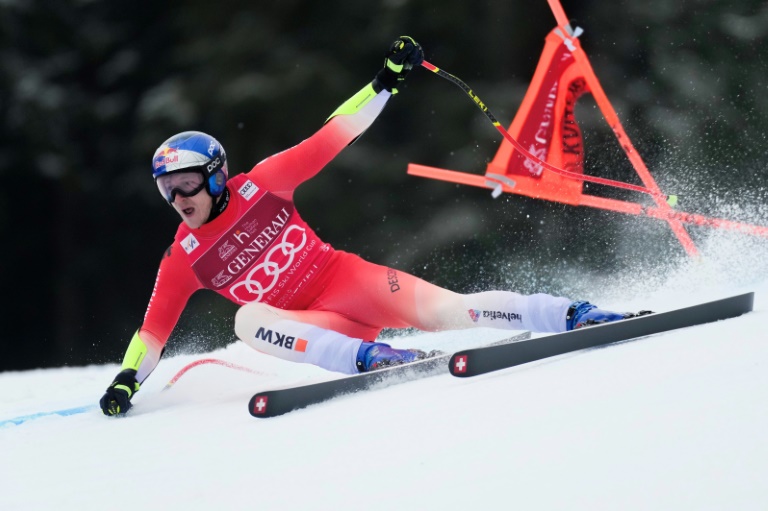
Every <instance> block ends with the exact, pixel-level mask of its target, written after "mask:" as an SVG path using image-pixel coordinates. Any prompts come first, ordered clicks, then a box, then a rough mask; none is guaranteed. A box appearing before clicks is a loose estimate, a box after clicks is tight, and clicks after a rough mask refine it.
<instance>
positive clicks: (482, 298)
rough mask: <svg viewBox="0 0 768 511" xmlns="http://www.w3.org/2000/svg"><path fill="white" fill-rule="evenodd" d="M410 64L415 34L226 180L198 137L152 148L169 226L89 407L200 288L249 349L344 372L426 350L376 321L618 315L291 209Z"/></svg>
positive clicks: (534, 322)
mask: <svg viewBox="0 0 768 511" xmlns="http://www.w3.org/2000/svg"><path fill="white" fill-rule="evenodd" d="M423 58H424V54H423V51H422V49H421V47H420V46H419V44H418V43H416V41H414V40H413V39H412V38H410V37H406V36H403V37H401V38H399V39H398V40H397V41H395V43H394V44H393V45H392V47H391V48H390V49H389V51H388V52H387V54H386V58H385V66H384V68H383V69H382V70H381V71H379V73H378V74H377V75H376V77H375V78H374V80H373V81H372V82H371V83H369V84H368V85H366V86H365V87H364V88H363V89H362V90H361V91H360V92H358V93H357V94H355V95H354V96H352V98H350V99H349V100H347V101H346V102H345V103H344V104H342V105H341V106H340V107H339V108H338V109H337V110H336V111H335V112H334V113H333V114H332V115H331V116H330V118H329V119H328V120H327V121H326V123H325V124H324V125H323V127H322V128H321V129H320V130H319V131H318V132H317V133H315V134H314V135H312V136H311V137H310V138H308V139H307V140H305V141H303V142H301V143H300V144H298V145H296V146H295V147H292V148H290V149H288V150H286V151H283V152H281V153H278V154H276V155H274V156H271V157H269V158H267V159H265V160H263V161H262V162H260V163H259V164H257V165H256V166H255V167H253V169H251V171H250V172H247V173H245V174H240V175H237V176H235V177H232V178H231V179H230V178H229V169H228V166H227V157H226V153H225V151H224V149H223V147H222V146H221V144H220V143H219V142H218V141H217V140H216V139H214V138H213V137H211V136H209V135H206V134H204V133H200V132H184V133H180V134H178V135H175V136H173V137H171V138H170V139H168V140H166V141H165V142H164V143H163V144H162V145H161V146H160V148H159V149H158V150H157V152H156V153H155V155H154V158H153V175H154V178H155V182H156V184H157V187H158V188H159V190H160V193H161V194H162V196H163V198H164V199H165V200H166V201H167V202H168V203H169V204H170V205H171V206H172V207H173V208H174V209H175V210H176V212H177V213H178V214H179V216H180V217H181V219H182V223H181V225H180V226H179V229H178V231H177V233H176V236H175V239H174V241H173V244H172V245H171V246H170V247H169V248H168V250H167V252H166V253H165V256H164V258H163V259H162V261H161V263H160V269H159V271H158V273H157V280H156V282H155V287H154V290H153V292H152V297H151V299H150V301H149V306H148V308H147V312H146V315H145V317H144V322H143V324H142V325H141V328H139V330H138V331H137V332H136V334H135V335H134V336H133V338H132V340H131V342H130V344H129V346H128V350H127V352H126V354H125V358H124V360H123V364H122V370H121V371H120V373H119V374H118V375H117V377H116V378H115V380H114V382H113V383H112V384H111V385H110V386H109V387H108V388H107V391H106V393H105V394H104V396H103V397H102V399H101V401H100V405H101V408H102V410H103V412H104V414H106V415H117V414H123V413H125V412H127V411H128V409H129V408H130V407H131V401H130V400H131V398H132V396H133V394H134V393H136V392H137V391H138V390H139V386H140V384H141V383H142V382H143V381H144V380H145V379H146V378H147V377H148V376H149V374H150V373H151V372H152V370H153V369H154V368H155V367H156V366H157V364H158V362H159V360H160V356H161V354H162V351H163V347H164V345H165V343H166V341H167V340H168V338H169V336H170V334H171V331H172V330H173V328H174V327H175V325H176V322H177V321H178V319H179V317H180V315H181V313H182V311H183V309H184V307H185V306H186V304H187V300H188V299H189V298H190V296H191V295H192V294H193V293H194V292H195V291H197V290H199V289H211V290H213V291H216V292H217V293H219V294H220V295H222V296H224V297H225V298H227V299H229V300H232V301H233V302H235V303H237V304H239V305H241V306H242V307H241V308H240V309H239V310H238V312H237V314H236V317H235V332H236V334H237V336H238V337H239V338H240V339H241V340H242V341H243V342H245V343H246V344H248V345H250V346H252V347H253V348H255V349H256V350H259V351H261V352H264V353H268V354H271V355H274V356H277V357H280V358H283V359H287V360H291V361H295V362H304V363H310V364H315V365H317V366H320V367H323V368H325V369H328V370H331V371H338V372H343V373H356V372H358V371H360V372H363V371H370V370H373V369H377V368H380V367H383V366H386V365H392V364H399V363H404V362H410V361H413V360H417V359H419V358H423V357H425V356H426V354H425V353H424V352H422V351H419V350H399V349H393V348H392V347H391V346H389V345H387V344H384V343H379V342H375V340H376V337H377V335H378V334H379V332H380V331H381V330H382V329H383V328H405V327H416V328H418V329H421V330H426V331H438V330H447V329H463V328H472V327H491V328H502V329H511V330H524V329H525V330H534V331H539V332H542V331H543V332H561V331H565V330H570V329H573V328H575V327H577V326H580V325H582V324H585V323H590V322H604V321H615V320H618V319H622V318H624V317H627V316H628V315H627V314H617V313H612V312H607V311H603V310H600V309H598V308H596V307H595V306H594V305H591V304H589V303H588V302H583V301H580V302H574V301H572V300H570V299H567V298H562V297H554V296H550V295H546V294H535V295H530V296H524V295H520V294H518V293H513V292H509V291H487V292H481V293H475V294H468V295H462V294H458V293H454V292H452V291H448V290H446V289H442V288H440V287H437V286H435V285H432V284H430V283H428V282H425V281H423V280H421V279H419V278H417V277H414V276H412V275H409V274H407V273H405V272H401V271H398V270H395V269H392V268H387V267H384V266H379V265H376V264H373V263H369V262H366V261H364V260H363V259H361V258H360V257H358V256H356V255H353V254H349V253H346V252H343V251H339V250H334V249H333V248H332V247H331V246H330V245H329V244H327V243H325V242H323V241H322V240H321V239H320V238H319V237H318V236H317V234H315V233H314V232H313V231H312V229H311V228H310V227H309V226H308V225H307V224H306V223H305V222H304V220H302V219H301V217H300V216H299V214H298V212H297V211H296V209H295V207H294V203H293V193H294V190H295V189H296V187H297V186H299V185H300V184H301V183H303V182H304V181H306V180H308V179H310V178H311V177H313V176H314V175H315V174H317V173H318V172H320V170H321V169H322V168H323V167H324V166H325V165H326V164H327V163H328V162H330V161H331V160H332V159H333V158H334V157H335V156H336V155H337V154H338V153H339V152H340V151H342V150H343V149H344V148H345V147H346V146H348V145H349V144H351V143H352V142H354V141H355V139H356V138H358V137H359V136H360V135H361V134H362V133H363V132H364V131H365V130H366V129H367V128H368V127H369V126H370V125H371V124H372V123H373V121H374V120H375V119H376V117H377V116H378V115H379V113H380V112H381V111H382V109H383V108H384V106H385V105H386V103H387V102H388V101H389V99H390V98H391V97H392V95H393V94H394V93H396V92H397V86H398V84H399V82H401V81H402V80H404V79H405V77H406V75H407V74H408V72H409V71H410V69H411V68H412V67H413V66H418V65H419V64H420V63H421V61H422V60H423Z"/></svg>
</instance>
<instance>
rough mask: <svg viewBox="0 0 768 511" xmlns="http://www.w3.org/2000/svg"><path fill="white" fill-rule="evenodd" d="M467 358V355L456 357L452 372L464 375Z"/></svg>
mask: <svg viewBox="0 0 768 511" xmlns="http://www.w3.org/2000/svg"><path fill="white" fill-rule="evenodd" d="M468 358H469V357H468V356H467V355H459V356H457V357H456V362H454V366H453V369H454V372H455V373H458V374H461V373H465V372H466V371H467V359H468Z"/></svg>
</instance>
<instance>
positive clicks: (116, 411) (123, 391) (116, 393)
mask: <svg viewBox="0 0 768 511" xmlns="http://www.w3.org/2000/svg"><path fill="white" fill-rule="evenodd" d="M139 387H140V385H139V382H137V381H136V371H134V370H133V369H125V370H123V371H120V372H119V373H117V376H116V377H115V381H113V382H112V384H111V385H110V386H109V387H108V388H107V391H106V393H105V394H104V396H103V397H102V398H101V400H100V401H99V405H101V411H102V412H104V415H124V414H125V412H127V411H128V410H130V409H131V397H133V395H134V394H135V393H136V392H138V391H139Z"/></svg>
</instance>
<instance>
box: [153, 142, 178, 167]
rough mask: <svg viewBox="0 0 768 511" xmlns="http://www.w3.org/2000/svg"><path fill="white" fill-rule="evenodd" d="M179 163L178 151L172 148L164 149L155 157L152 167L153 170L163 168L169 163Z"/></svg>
mask: <svg viewBox="0 0 768 511" xmlns="http://www.w3.org/2000/svg"><path fill="white" fill-rule="evenodd" d="M178 162H179V151H178V150H176V149H174V148H173V147H166V148H165V149H163V150H162V151H160V152H159V153H158V154H157V156H155V161H154V167H155V170H157V169H159V168H160V167H165V166H166V165H168V164H169V163H178Z"/></svg>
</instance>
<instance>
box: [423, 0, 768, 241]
mask: <svg viewBox="0 0 768 511" xmlns="http://www.w3.org/2000/svg"><path fill="white" fill-rule="evenodd" d="M548 2H549V6H550V8H551V9H552V12H553V14H554V16H555V19H556V21H557V27H555V28H554V29H553V30H552V31H551V32H549V34H548V35H547V37H546V39H545V43H544V49H543V51H542V54H541V57H540V59H539V63H538V66H537V68H536V71H535V73H534V76H533V79H532V80H531V83H530V85H529V88H528V91H527V93H526V94H525V97H524V98H523V101H522V103H521V105H520V108H519V110H518V111H517V114H516V115H515V117H514V120H513V121H512V125H511V126H510V127H509V130H506V129H504V128H503V127H502V126H501V125H500V124H499V123H498V121H496V119H495V118H494V117H493V115H492V114H491V112H490V110H489V109H488V108H487V107H486V105H485V104H484V103H483V102H482V101H481V100H480V98H479V97H478V96H477V95H476V94H475V93H474V92H473V91H472V90H471V89H470V88H469V87H468V86H467V85H466V84H465V83H464V82H462V81H461V80H460V79H458V78H457V77H455V76H453V75H451V74H449V73H447V72H445V71H443V70H441V69H439V68H438V67H436V66H434V65H432V64H430V63H429V62H426V61H425V62H424V63H423V64H422V66H423V67H425V68H426V69H428V70H430V71H432V72H434V73H436V74H438V75H439V76H442V77H443V78H446V79H448V80H449V81H451V82H453V83H455V84H456V85H458V86H459V87H461V88H462V89H464V91H465V92H466V93H467V94H468V95H469V96H470V98H472V100H473V101H474V102H475V104H476V105H477V106H478V107H479V108H480V109H481V110H482V111H483V112H484V113H485V115H486V116H487V117H488V118H489V120H490V121H491V122H492V123H493V124H494V126H495V127H496V129H497V130H498V131H499V132H500V133H501V134H502V136H503V137H504V141H503V142H502V143H501V145H500V147H499V150H498V152H497V153H496V155H495V157H494V158H493V160H492V161H491V162H490V163H489V164H488V166H487V168H486V172H485V175H478V174H471V173H467V172H458V171H453V170H446V169H439V168H435V167H428V166H425V165H417V164H414V163H411V164H409V165H408V174H411V175H415V176H421V177H426V178H430V179H437V180H442V181H449V182H453V183H459V184H464V185H470V186H477V187H481V188H488V189H491V190H493V192H492V195H493V197H498V196H499V195H500V194H501V193H513V194H518V195H524V196H527V197H532V198H536V199H544V200H548V201H553V202H560V203H563V204H568V205H572V206H588V207H593V208H599V209H604V210H610V211H616V212H620V213H626V214H631V215H637V216H647V217H652V218H656V219H660V220H663V221H665V222H667V223H668V224H669V227H670V228H671V229H672V232H673V233H674V234H675V236H676V237H677V239H678V240H679V241H680V243H681V245H682V246H683V248H684V249H685V251H686V252H687V253H688V254H689V255H691V256H697V255H698V250H697V248H696V245H695V244H694V243H693V240H692V239H691V237H690V235H689V234H688V232H687V231H686V229H685V227H684V224H690V225H697V226H708V227H713V228H720V229H727V230H732V231H736V232H740V233H745V234H750V235H753V236H763V237H768V227H763V226H757V225H751V224H746V223H741V222H734V221H730V220H726V219H721V218H711V217H707V216H703V215H697V214H691V213H684V212H680V211H677V210H675V209H674V206H675V205H676V204H677V197H676V196H674V195H672V196H667V195H664V194H663V193H662V191H661V190H660V189H659V187H658V185H657V184H656V181H655V180H654V179H653V176H651V173H650V172H649V170H648V168H647V167H646V165H645V163H644V162H643V159H642V157H641V156H640V154H639V153H638V152H637V151H636V150H635V148H634V146H633V145H632V141H631V140H630V139H629V136H628V135H627V133H626V132H625V131H624V128H623V127H622V125H621V122H620V121H619V116H618V114H617V113H616V111H615V110H614V108H613V106H612V105H611V102H610V101H609V100H608V96H607V95H606V94H605V91H604V90H603V88H602V86H601V85H600V82H599V80H598V79H597V76H596V75H595V72H594V70H593V69H592V65H591V64H590V62H589V58H588V57H587V55H586V53H585V52H584V50H583V49H582V48H581V44H580V42H579V39H578V37H579V36H580V35H581V34H582V32H583V31H582V30H581V29H580V28H578V27H577V28H572V27H571V25H570V24H569V22H568V17H567V16H566V15H565V11H564V10H563V7H562V5H561V4H560V0H548ZM585 93H591V94H592V96H593V98H594V100H595V102H596V103H597V106H598V107H599V109H600V112H601V113H602V115H603V117H604V119H605V121H606V122H607V123H608V125H609V126H610V128H611V130H612V131H613V133H614V134H615V135H616V138H617V139H618V142H619V145H620V146H621V148H622V149H623V150H624V152H625V154H626V155H627V158H628V159H629V162H630V163H631V164H632V167H633V168H634V170H635V171H636V172H637V175H638V177H639V178H640V180H641V181H642V183H643V186H639V185H632V184H629V183H624V182H620V181H613V180H609V179H604V178H600V177H596V176H589V175H585V174H584V145H583V139H582V134H581V130H580V129H579V126H578V124H577V123H576V119H575V116H574V109H575V105H576V101H577V100H578V99H579V97H580V96H582V95H583V94H585ZM585 182H593V183H598V184H601V185H606V186H611V187H615V188H623V189H627V190H632V191H635V192H640V193H644V194H647V195H648V196H649V197H651V198H652V199H653V204H646V205H643V204H641V203H639V202H633V201H626V200H617V199H611V198H606V197H600V196H597V195H592V194H587V193H584V191H585V190H584V183H585Z"/></svg>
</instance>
